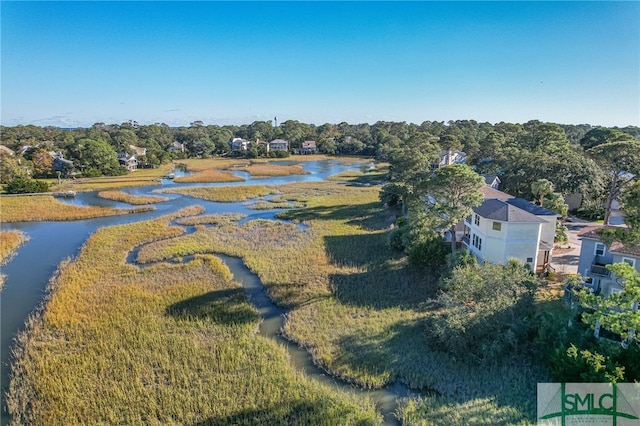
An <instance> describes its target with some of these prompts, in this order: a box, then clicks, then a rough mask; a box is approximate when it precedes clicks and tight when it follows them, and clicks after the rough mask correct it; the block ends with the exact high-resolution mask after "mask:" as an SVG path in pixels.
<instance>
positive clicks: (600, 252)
mask: <svg viewBox="0 0 640 426" xmlns="http://www.w3.org/2000/svg"><path fill="white" fill-rule="evenodd" d="M604 252H605V247H604V244H602V243H596V249H595V251H594V254H595V255H596V256H604Z"/></svg>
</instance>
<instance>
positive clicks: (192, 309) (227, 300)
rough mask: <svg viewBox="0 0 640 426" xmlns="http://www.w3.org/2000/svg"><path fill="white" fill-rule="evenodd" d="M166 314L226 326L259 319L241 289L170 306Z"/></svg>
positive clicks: (194, 298) (211, 293) (187, 300)
mask: <svg viewBox="0 0 640 426" xmlns="http://www.w3.org/2000/svg"><path fill="white" fill-rule="evenodd" d="M166 312H167V314H168V315H171V316H173V317H175V318H178V319H184V320H193V319H209V320H211V321H214V322H216V323H219V324H224V325H233V324H245V323H249V322H254V321H258V319H259V316H258V314H257V313H256V312H255V311H254V310H253V308H252V307H251V305H249V304H248V303H247V301H246V298H245V294H244V291H243V290H242V289H241V288H237V289H236V288H234V289H227V290H217V291H212V292H209V293H206V294H203V295H200V296H196V297H192V298H190V299H186V300H183V301H181V302H178V303H175V304H173V305H171V306H169V307H168V308H167V310H166Z"/></svg>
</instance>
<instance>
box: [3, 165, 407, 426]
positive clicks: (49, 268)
mask: <svg viewBox="0 0 640 426" xmlns="http://www.w3.org/2000/svg"><path fill="white" fill-rule="evenodd" d="M285 164H286V162H285ZM304 168H305V170H306V171H308V172H309V174H307V175H294V176H285V177H276V178H268V179H251V177H250V176H247V175H242V177H243V178H245V179H247V181H245V182H234V183H231V184H229V183H225V184H192V185H182V184H175V183H173V181H170V180H163V182H162V185H154V186H145V187H138V188H131V189H126V190H125V191H126V192H129V193H131V194H133V195H149V194H151V193H152V192H153V191H154V190H156V189H161V188H166V187H167V186H169V185H180V186H181V187H182V186H223V185H224V186H229V185H232V186H235V185H280V184H285V183H293V182H305V181H307V182H308V181H322V180H325V179H326V178H328V177H329V176H332V175H335V174H338V173H341V172H343V171H350V170H368V169H369V168H370V164H368V163H356V164H351V165H347V164H342V163H340V162H338V161H335V160H322V161H314V162H305V163H304ZM163 195H165V196H167V197H168V198H170V199H169V200H168V201H166V202H163V203H159V204H156V205H155V207H156V210H154V211H151V212H145V213H140V214H135V215H125V216H114V217H106V218H98V219H90V220H83V221H74V222H35V223H34V222H23V223H11V224H3V228H5V229H18V230H21V231H22V232H24V233H25V234H27V235H28V237H29V241H28V242H27V243H25V244H24V245H23V246H22V247H21V248H20V249H19V251H18V252H17V254H16V255H15V256H14V257H13V258H12V259H11V260H10V262H9V263H8V264H7V265H5V266H4V267H3V268H2V273H3V274H5V275H6V276H7V278H6V280H5V285H4V288H3V289H2V292H1V293H0V326H1V329H0V362H1V369H0V370H1V371H0V380H1V386H2V416H1V419H0V420H1V421H0V424H3V425H4V424H8V423H9V420H10V418H9V415H8V413H7V411H6V406H5V394H6V392H7V391H8V384H9V376H10V362H11V345H12V344H13V341H14V338H15V336H16V334H17V333H18V332H20V331H21V330H23V329H24V326H25V321H26V320H27V318H28V317H29V315H30V314H31V313H32V312H33V311H34V310H35V309H36V308H37V307H38V306H39V305H40V304H41V302H42V300H43V297H44V295H45V289H46V286H47V283H48V281H49V279H50V277H51V276H52V274H53V273H54V272H55V270H56V268H57V266H58V265H59V263H60V262H61V261H62V260H64V259H66V258H69V257H73V256H76V255H77V254H78V252H79V250H80V248H81V247H82V244H84V242H85V241H86V240H87V238H88V237H89V236H90V235H91V234H92V233H93V232H95V231H96V230H97V229H98V228H101V227H105V226H111V225H117V224H123V223H130V222H135V221H142V220H148V219H151V218H155V217H159V216H162V215H166V214H168V213H171V212H174V211H177V210H179V209H181V208H183V207H187V206H190V205H194V204H198V205H202V206H203V207H205V209H206V211H205V213H204V214H214V213H217V214H219V213H241V214H244V215H246V216H247V217H246V219H244V220H243V221H248V220H253V219H258V218H261V219H275V214H276V213H277V212H278V211H282V210H268V211H260V210H252V209H250V208H249V207H247V205H246V203H215V202H208V201H203V200H200V199H194V198H191V197H188V196H182V195H176V194H163ZM68 202H70V203H72V204H78V205H103V206H110V207H128V205H125V204H122V203H118V202H114V201H110V200H104V199H101V198H98V197H97V194H96V193H95V192H89V193H81V194H78V196H77V198H76V199H74V200H70V201H68ZM220 257H221V258H222V260H223V261H224V262H225V263H226V264H227V266H228V267H229V269H230V270H231V272H232V274H233V276H234V278H235V280H236V281H238V282H240V283H241V284H242V285H243V287H244V289H245V293H246V295H247V298H248V299H249V301H250V303H252V304H253V305H254V306H255V307H256V309H257V310H258V311H259V313H260V316H261V317H262V322H261V325H260V329H259V334H260V335H263V336H266V337H268V338H272V339H275V340H276V341H278V343H280V344H282V345H284V346H285V347H286V349H287V351H288V353H289V355H290V357H291V360H292V362H293V364H294V366H295V367H296V368H297V369H299V370H302V371H304V372H305V373H306V374H307V375H308V376H310V377H312V378H314V379H315V380H319V381H321V382H323V383H326V384H329V385H330V386H333V387H336V388H340V389H342V390H347V391H349V392H354V393H366V394H368V395H369V396H371V397H372V398H373V399H374V400H375V401H376V404H377V406H378V410H379V412H380V413H381V414H382V415H383V416H384V422H385V424H397V423H398V422H397V419H396V418H395V415H394V411H395V409H396V408H397V398H402V397H407V396H415V395H416V394H415V393H414V392H412V391H411V390H409V389H408V388H407V387H406V386H404V385H403V384H401V383H399V382H396V383H395V384H393V385H391V386H388V387H386V388H383V389H380V390H376V391H366V390H363V389H361V388H359V387H356V386H353V385H350V384H348V383H344V382H342V381H340V380H338V379H336V378H334V377H332V376H330V375H329V374H327V373H326V372H325V371H324V370H322V369H321V368H319V367H317V366H316V365H315V364H314V363H313V361H312V359H311V356H310V355H309V353H308V352H306V351H305V350H303V349H301V348H300V347H299V346H297V345H296V344H295V343H292V342H291V341H289V340H287V339H285V338H284V337H283V336H282V335H281V334H280V330H281V328H282V326H283V324H284V318H285V316H284V315H285V314H286V311H285V310H283V309H281V308H279V307H277V306H276V305H275V304H273V302H272V301H271V300H270V299H269V298H268V297H267V295H266V294H265V292H264V288H263V287H262V283H261V282H260V280H259V278H258V277H257V276H256V275H255V274H253V273H252V272H251V271H249V270H248V268H247V267H246V266H245V265H244V264H243V262H242V260H241V259H238V258H233V257H228V256H220ZM134 258H135V256H133V255H132V256H129V258H128V261H130V262H133V261H134Z"/></svg>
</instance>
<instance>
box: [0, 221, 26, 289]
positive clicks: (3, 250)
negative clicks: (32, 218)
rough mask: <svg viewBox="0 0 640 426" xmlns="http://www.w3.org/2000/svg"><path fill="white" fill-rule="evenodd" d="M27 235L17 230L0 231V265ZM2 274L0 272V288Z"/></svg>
mask: <svg viewBox="0 0 640 426" xmlns="http://www.w3.org/2000/svg"><path fill="white" fill-rule="evenodd" d="M27 240H28V237H27V236H26V235H25V234H24V233H22V232H20V231H17V230H11V231H0V265H4V264H5V263H6V262H7V261H8V260H9V259H10V258H11V256H13V254H14V253H15V252H16V250H17V249H18V247H20V246H21V245H22V244H23V243H24V242H25V241H27ZM4 277H5V276H4V275H2V274H0V289H2V286H3V285H4Z"/></svg>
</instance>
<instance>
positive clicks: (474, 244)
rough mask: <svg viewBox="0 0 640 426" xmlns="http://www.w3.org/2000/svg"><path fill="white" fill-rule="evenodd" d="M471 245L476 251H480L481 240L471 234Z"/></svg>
mask: <svg viewBox="0 0 640 426" xmlns="http://www.w3.org/2000/svg"><path fill="white" fill-rule="evenodd" d="M471 244H472V245H473V246H474V247H475V248H477V249H478V250H482V238H480V237H478V236H477V235H476V234H473V240H472V241H471Z"/></svg>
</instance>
